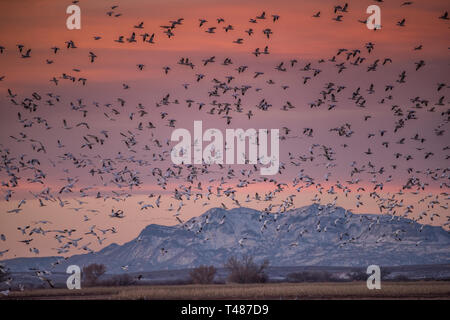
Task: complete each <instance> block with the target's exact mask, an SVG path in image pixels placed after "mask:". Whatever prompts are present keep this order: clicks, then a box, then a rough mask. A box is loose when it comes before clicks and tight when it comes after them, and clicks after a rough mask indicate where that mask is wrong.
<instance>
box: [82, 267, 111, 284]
mask: <svg viewBox="0 0 450 320" xmlns="http://www.w3.org/2000/svg"><path fill="white" fill-rule="evenodd" d="M105 272H106V267H105V265H104V264H97V263H93V264H90V265H88V266H86V267H83V278H84V281H85V283H86V285H88V286H93V285H95V284H96V283H97V280H98V278H100V277H101V276H102V275H103V274H104V273H105Z"/></svg>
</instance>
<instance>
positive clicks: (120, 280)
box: [102, 273, 135, 287]
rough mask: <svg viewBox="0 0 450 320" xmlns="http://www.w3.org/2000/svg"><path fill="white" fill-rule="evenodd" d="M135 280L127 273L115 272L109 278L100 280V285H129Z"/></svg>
mask: <svg viewBox="0 0 450 320" xmlns="http://www.w3.org/2000/svg"><path fill="white" fill-rule="evenodd" d="M134 283H135V281H134V279H133V277H132V276H130V275H129V274H127V273H124V274H116V275H114V276H112V277H111V278H110V279H108V280H105V281H102V285H103V286H106V287H116V286H129V285H132V284H134Z"/></svg>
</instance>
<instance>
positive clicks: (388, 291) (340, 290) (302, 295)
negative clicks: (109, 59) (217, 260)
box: [0, 281, 450, 300]
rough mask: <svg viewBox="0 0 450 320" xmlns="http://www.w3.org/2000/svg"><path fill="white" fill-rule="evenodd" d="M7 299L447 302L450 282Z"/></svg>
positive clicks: (39, 293)
mask: <svg viewBox="0 0 450 320" xmlns="http://www.w3.org/2000/svg"><path fill="white" fill-rule="evenodd" d="M0 299H1V298H0ZM6 299H126V300H129V299H164V300H165V299H167V300H171V299H187V300H204V299H237V300H241V299H242V300H245V299H261V300H264V299H267V300H270V299H277V300H278V299H450V282H447V281H423V282H421V281H418V282H384V283H382V285H381V290H368V289H367V287H366V283H365V282H346V283H266V284H247V285H241V284H212V285H170V286H169V285H149V286H126V287H91V288H84V289H81V290H68V289H36V290H28V291H24V292H11V293H10V294H9V296H8V297H7V298H6Z"/></svg>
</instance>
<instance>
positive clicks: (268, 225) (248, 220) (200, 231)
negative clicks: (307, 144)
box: [3, 204, 450, 273]
mask: <svg viewBox="0 0 450 320" xmlns="http://www.w3.org/2000/svg"><path fill="white" fill-rule="evenodd" d="M242 254H249V255H252V256H254V257H255V260H256V261H262V260H264V259H269V261H270V264H271V265H272V266H280V267H287V266H345V267H367V266H368V265H371V264H377V265H380V266H401V265H402V266H405V265H430V264H449V263H450V234H449V232H447V231H445V230H444V229H443V228H441V227H435V226H428V225H421V224H419V223H416V222H414V221H413V220H410V219H406V218H399V217H396V216H395V217H394V216H390V215H371V214H352V213H350V212H349V211H347V210H345V209H343V208H340V207H329V206H319V205H316V204H314V205H311V206H307V207H303V208H298V209H295V210H291V211H289V212H285V213H282V214H278V215H275V214H267V213H263V212H260V211H257V210H253V209H248V208H243V207H241V208H235V209H231V210H224V209H220V208H214V209H210V210H208V211H206V212H205V213H203V214H202V215H201V216H199V217H196V218H192V219H190V220H189V221H186V222H185V223H184V224H179V225H176V226H161V225H155V224H151V225H149V226H147V227H146V228H145V229H143V230H142V232H141V233H140V235H139V236H138V237H137V238H136V239H134V240H132V241H130V242H128V243H125V244H124V245H117V244H111V245H109V246H107V247H105V248H104V249H102V250H100V251H98V252H96V253H94V254H83V255H75V256H72V257H71V258H69V259H68V260H67V261H65V262H64V263H63V264H60V265H56V266H55V267H54V268H52V266H51V263H52V262H55V261H56V260H57V259H58V257H45V258H17V259H11V260H5V261H3V263H4V264H6V265H7V267H9V268H10V270H11V271H13V272H24V271H29V269H30V268H38V269H47V270H50V269H52V270H54V271H65V268H66V267H67V266H68V265H70V264H76V265H79V266H83V265H87V264H90V263H94V262H95V263H103V264H105V265H106V266H107V270H108V272H109V273H121V272H123V271H122V269H121V268H120V267H121V266H125V265H128V271H129V272H137V271H154V270H170V269H184V268H192V267H195V266H198V265H201V264H207V265H215V266H218V267H221V266H223V264H224V262H225V261H226V260H227V258H228V257H230V256H232V255H239V256H240V255H242Z"/></svg>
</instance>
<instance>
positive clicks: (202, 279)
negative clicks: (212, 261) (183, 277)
mask: <svg viewBox="0 0 450 320" xmlns="http://www.w3.org/2000/svg"><path fill="white" fill-rule="evenodd" d="M216 272H217V269H216V268H215V267H214V266H209V267H208V266H205V265H201V266H200V267H197V268H195V269H193V270H192V271H191V272H190V273H189V276H190V278H191V281H192V282H193V283H199V284H208V283H212V282H213V281H214V276H215V275H216Z"/></svg>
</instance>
